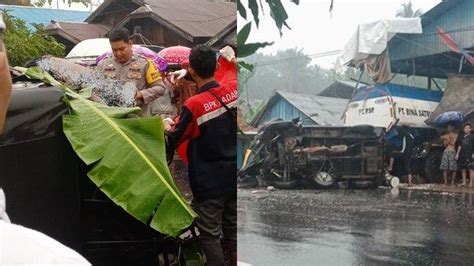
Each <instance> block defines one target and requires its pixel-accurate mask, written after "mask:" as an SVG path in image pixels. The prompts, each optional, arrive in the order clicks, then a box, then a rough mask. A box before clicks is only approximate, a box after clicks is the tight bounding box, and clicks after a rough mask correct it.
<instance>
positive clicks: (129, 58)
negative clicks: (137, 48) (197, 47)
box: [97, 28, 166, 116]
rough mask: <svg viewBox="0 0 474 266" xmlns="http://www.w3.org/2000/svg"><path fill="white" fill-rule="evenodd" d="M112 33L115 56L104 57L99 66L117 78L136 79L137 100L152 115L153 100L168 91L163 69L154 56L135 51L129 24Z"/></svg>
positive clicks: (99, 68)
mask: <svg viewBox="0 0 474 266" xmlns="http://www.w3.org/2000/svg"><path fill="white" fill-rule="evenodd" d="M108 37H109V41H110V46H111V47H112V52H113V54H114V56H113V57H109V58H106V59H104V60H102V62H100V64H99V65H98V67H97V68H98V70H100V71H102V72H104V73H105V74H106V75H107V76H108V77H110V78H113V79H118V80H127V81H132V80H134V81H135V84H136V86H137V94H136V96H135V101H136V104H137V106H140V107H141V108H142V114H143V115H144V116H150V115H151V106H150V105H151V103H152V102H153V101H154V100H155V99H156V98H158V97H160V96H162V95H163V94H164V93H165V91H166V90H165V87H164V85H163V81H162V78H161V75H160V72H159V71H158V70H157V69H156V68H155V65H154V64H153V62H152V61H151V60H149V59H147V58H145V57H142V56H140V55H135V54H133V50H132V41H131V40H130V33H129V31H128V30H127V29H126V28H117V29H114V30H112V31H111V32H110V33H109V35H108Z"/></svg>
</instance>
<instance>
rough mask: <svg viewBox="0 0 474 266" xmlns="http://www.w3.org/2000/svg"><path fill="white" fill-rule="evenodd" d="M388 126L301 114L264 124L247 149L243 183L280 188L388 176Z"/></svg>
mask: <svg viewBox="0 0 474 266" xmlns="http://www.w3.org/2000/svg"><path fill="white" fill-rule="evenodd" d="M383 136H384V131H383V130H381V129H378V128H374V127H372V126H357V127H332V126H307V125H303V123H301V122H300V121H299V120H298V119H294V120H293V121H283V120H276V121H270V122H268V123H267V124H265V125H264V126H262V127H261V128H260V129H259V131H258V133H257V135H256V137H255V139H254V141H253V143H252V144H251V146H250V148H249V149H248V150H247V151H246V154H245V157H244V162H243V167H242V168H241V169H240V170H239V172H238V176H239V178H240V180H241V181H242V184H246V185H272V186H275V187H277V188H294V187H301V186H303V187H319V188H329V187H333V186H334V185H335V184H336V182H337V181H347V182H349V183H352V184H353V185H354V186H357V185H361V184H368V183H369V184H370V185H371V186H378V184H380V183H381V182H383V165H382V164H383V163H382V161H381V160H379V158H381V156H382V155H383Z"/></svg>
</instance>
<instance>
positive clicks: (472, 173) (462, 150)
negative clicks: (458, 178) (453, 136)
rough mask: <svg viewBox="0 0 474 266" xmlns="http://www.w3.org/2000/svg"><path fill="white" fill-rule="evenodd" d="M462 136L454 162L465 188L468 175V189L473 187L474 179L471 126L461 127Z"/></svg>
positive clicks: (473, 144) (466, 124)
mask: <svg viewBox="0 0 474 266" xmlns="http://www.w3.org/2000/svg"><path fill="white" fill-rule="evenodd" d="M463 133H464V135H463V136H462V137H460V138H459V140H458V141H459V143H458V144H459V147H458V150H457V153H456V160H457V161H458V165H459V170H461V175H462V184H461V186H466V185H467V182H466V179H467V175H468V174H469V187H472V185H473V179H474V162H473V159H472V153H473V150H474V135H473V134H472V133H471V124H470V123H465V124H464V125H463Z"/></svg>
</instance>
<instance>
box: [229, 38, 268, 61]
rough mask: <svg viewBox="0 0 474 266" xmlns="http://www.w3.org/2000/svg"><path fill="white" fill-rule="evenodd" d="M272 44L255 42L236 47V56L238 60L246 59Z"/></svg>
mask: <svg viewBox="0 0 474 266" xmlns="http://www.w3.org/2000/svg"><path fill="white" fill-rule="evenodd" d="M272 44H273V42H271V43H270V42H256V43H246V44H242V45H239V46H238V47H237V56H238V57H240V58H243V57H247V56H249V55H252V54H253V53H255V52H256V51H257V50H258V49H260V48H263V47H266V46H269V45H272Z"/></svg>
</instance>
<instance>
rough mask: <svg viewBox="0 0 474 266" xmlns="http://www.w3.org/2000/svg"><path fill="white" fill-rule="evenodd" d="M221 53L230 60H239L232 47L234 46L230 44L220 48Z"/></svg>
mask: <svg viewBox="0 0 474 266" xmlns="http://www.w3.org/2000/svg"><path fill="white" fill-rule="evenodd" d="M219 53H220V54H221V55H222V57H224V58H225V59H226V60H227V61H229V62H233V61H237V60H236V59H235V52H234V49H232V47H230V46H228V45H227V46H226V47H224V48H222V49H220V50H219Z"/></svg>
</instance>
